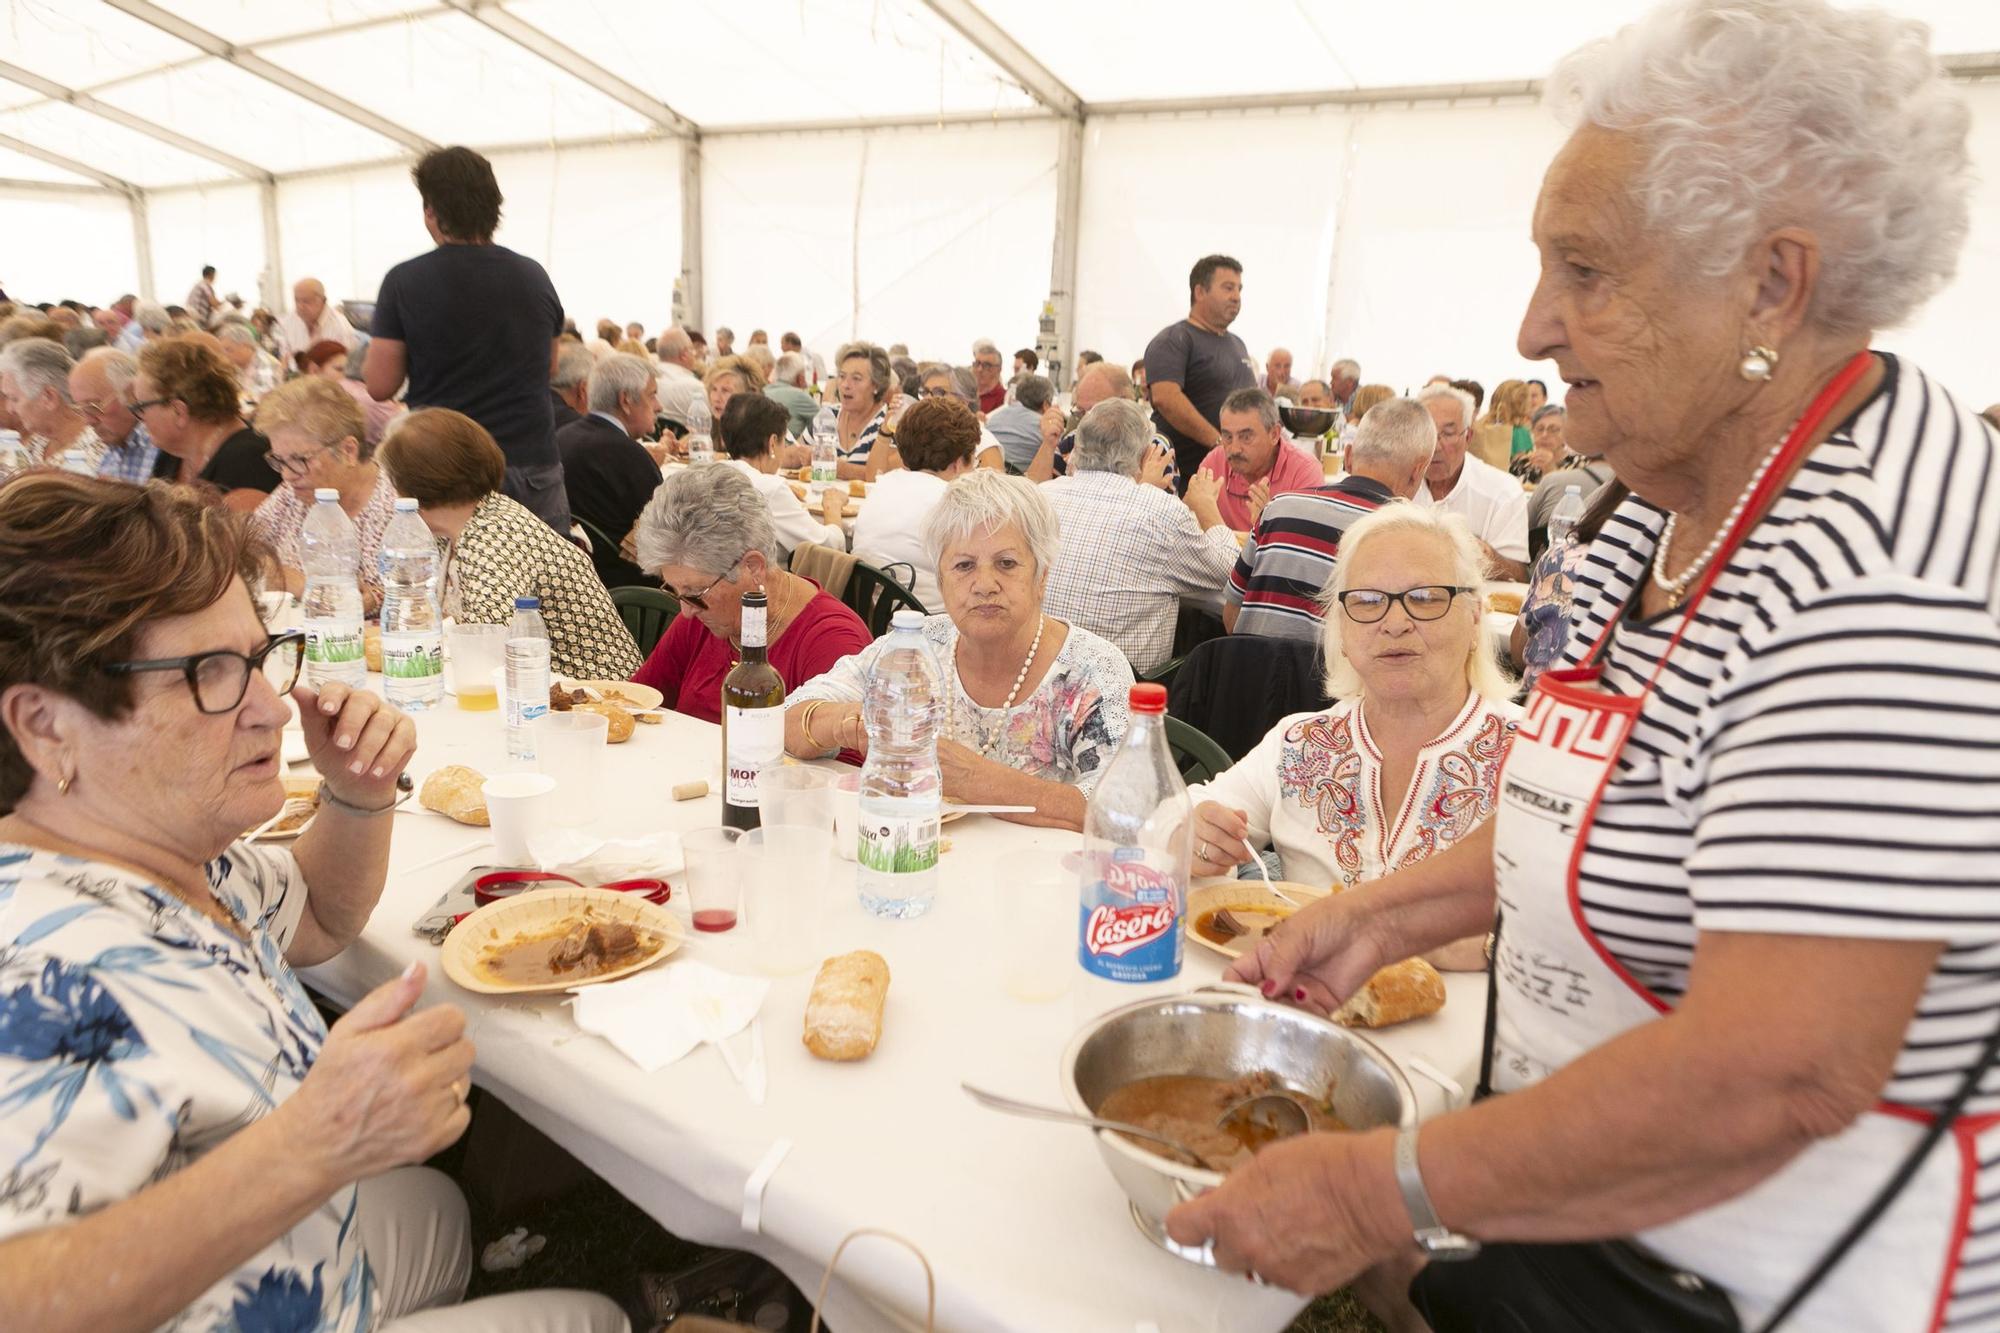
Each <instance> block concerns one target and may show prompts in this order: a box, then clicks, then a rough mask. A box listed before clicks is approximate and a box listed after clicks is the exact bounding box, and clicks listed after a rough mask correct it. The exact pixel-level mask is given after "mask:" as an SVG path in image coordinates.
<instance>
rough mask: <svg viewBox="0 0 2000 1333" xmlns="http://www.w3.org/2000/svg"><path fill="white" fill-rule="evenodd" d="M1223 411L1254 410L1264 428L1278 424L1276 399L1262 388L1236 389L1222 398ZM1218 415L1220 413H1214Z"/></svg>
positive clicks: (1268, 428) (1267, 428)
mask: <svg viewBox="0 0 2000 1333" xmlns="http://www.w3.org/2000/svg"><path fill="white" fill-rule="evenodd" d="M1222 411H1223V412H1254V413H1256V414H1257V420H1258V421H1260V422H1262V423H1263V426H1264V429H1265V430H1270V429H1271V428H1272V427H1273V426H1275V425H1277V424H1278V400H1277V399H1275V398H1273V397H1272V396H1271V395H1270V394H1268V393H1265V392H1264V391H1263V390H1262V389H1238V390H1237V391H1236V392H1235V393H1232V394H1230V395H1229V396H1228V397H1227V398H1225V399H1223V400H1222ZM1216 415H1217V416H1218V417H1219V416H1220V415H1221V413H1217V414H1216Z"/></svg>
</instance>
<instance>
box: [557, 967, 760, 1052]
mask: <svg viewBox="0 0 2000 1333" xmlns="http://www.w3.org/2000/svg"><path fill="white" fill-rule="evenodd" d="M770 989H771V983H770V981H769V980H767V979H765V978H763V977H739V976H737V975H735V974H734V973H731V972H723V971H721V970H719V969H717V968H713V967H710V966H709V965H708V964H706V963H698V962H696V961H694V960H693V959H691V958H677V959H674V960H673V961H672V962H671V963H670V964H669V965H667V966H665V967H657V968H652V969H649V970H648V971H645V972H641V973H639V974H637V975H636V976H630V977H626V978H625V979H624V980H622V981H607V982H605V983H604V984H602V985H599V986H581V987H578V988H577V989H576V990H574V991H572V992H570V993H571V994H572V995H574V996H575V997H576V998H575V999H573V1000H571V1001H570V1011H571V1012H572V1013H573V1014H574V1015H575V1016H576V1025H577V1026H578V1027H579V1028H582V1029H583V1030H584V1031H585V1032H592V1033H595V1034H597V1035H598V1036H600V1037H603V1038H604V1039H605V1040H606V1041H609V1042H610V1043H611V1044H612V1045H613V1046H616V1047H617V1048H618V1049H619V1050H620V1051H621V1052H623V1053H624V1055H625V1057H626V1058H627V1059H629V1060H630V1061H631V1062H632V1063H633V1064H635V1065H637V1066H639V1068H641V1069H643V1070H645V1071H646V1072H647V1073H649V1074H650V1073H652V1072H653V1071H654V1070H656V1069H664V1068H666V1067H667V1066H668V1065H670V1064H672V1063H673V1062H674V1061H676V1060H678V1059H680V1058H681V1057H682V1056H684V1055H686V1054H687V1053H688V1052H689V1051H692V1050H693V1049H694V1048H695V1047H697V1046H699V1045H701V1043H702V1042H704V1041H715V1042H720V1041H722V1040H724V1039H726V1038H728V1037H731V1036H734V1035H735V1034H736V1033H738V1032H741V1031H742V1030H743V1029H744V1028H746V1027H748V1026H749V1025H750V1020H751V1019H753V1018H755V1017H756V1016H757V1011H758V1009H760V1008H762V1007H763V1004H764V996H765V995H767V994H768V993H769V992H770Z"/></svg>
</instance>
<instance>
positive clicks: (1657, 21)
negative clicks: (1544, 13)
mask: <svg viewBox="0 0 2000 1333" xmlns="http://www.w3.org/2000/svg"><path fill="white" fill-rule="evenodd" d="M1547 99H1548V101H1549V103H1550V105H1551V106H1553V107H1554V108H1556V109H1557V111H1558V112H1559V113H1561V114H1563V115H1564V116H1565V117H1566V118H1568V119H1571V120H1582V121H1584V122H1587V123H1589V124H1592V125H1596V126H1599V127H1601V128H1603V129H1607V130H1614V131H1620V132H1625V133H1629V134H1631V135H1632V136H1633V137H1634V139H1636V140H1637V142H1638V143H1639V145H1640V146H1641V148H1642V149H1643V150H1644V152H1645V154H1646V161H1645V164H1644V166H1642V167H1641V169H1640V171H1639V175H1638V179H1637V181H1636V182H1634V186H1635V192H1636V196H1637V198H1639V199H1640V200H1641V201H1642V202H1643V203H1644V206H1645V212H1646V217H1647V220H1648V222H1649V224H1650V225H1651V227H1652V228H1653V229H1655V230H1657V231H1659V232H1661V233H1663V234H1665V235H1666V236H1668V237H1670V238H1671V239H1672V240H1673V241H1674V242H1675V243H1676V244H1677V247H1678V248H1679V249H1681V250H1682V251H1684V252H1685V253H1686V254H1687V255H1688V256H1690V257H1691V259H1692V260H1693V261H1694V262H1695V263H1697V264H1698V265H1699V270H1700V271H1701V272H1703V273H1704V274H1705V275H1706V276H1707V277H1709V278H1711V279H1714V278H1721V277H1724V276H1725V275H1727V274H1729V273H1730V272H1732V271H1733V270H1735V269H1736V268H1737V267H1738V266H1739V265H1740V264H1741V263H1742V262H1743V259H1744V256H1745V254H1746V253H1747V252H1748V250H1749V247H1750V246H1751V245H1753V244H1755V243H1756V241H1757V238H1758V237H1760V236H1763V235H1765V234H1766V233H1768V232H1769V231H1770V230H1771V229H1773V228H1775V227H1780V226H1785V225H1796V226H1802V227H1805V228H1807V229H1809V230H1810V231H1812V232H1813V233H1814V235H1815V236H1816V237H1817V238H1818V240H1819V243H1820V256H1821V258H1820V276H1819V283H1818V285H1817V287H1816V288H1815V290H1814V292H1813V295H1812V307H1811V313H1810V316H1809V317H1810V318H1811V319H1812V320H1813V322H1814V323H1816V324H1818V325H1820V326H1821V327H1823V328H1827V329H1832V330H1837V331H1843V332H1858V331H1864V330H1871V329H1882V328H1889V327H1892V326H1894V325H1897V324H1900V323H1902V322H1904V321H1905V320H1906V319H1908V318H1909V317H1910V315H1911V314H1913V313H1914V312H1915V311H1916V309H1917V307H1919V306H1921V305H1922V304H1923V303H1924V302H1925V301H1926V300H1928V299H1929V298H1930V297H1931V296H1932V295H1934V294H1935V293H1936V292H1937V291H1938V289H1939V288H1941V287H1942V286H1944V284H1945V283H1946V282H1948V281H1949V280H1950V279H1951V277H1952V276H1953V274H1954V273H1956V271H1957V268H1958V256H1959V252H1960V250H1961V249H1962V248H1963V247H1964V244H1965V237H1966V233H1967V231H1968V230H1969V228H1970V215H1969V197H1968V196H1969V191H1970V185H1971V176H1970V156H1969V154H1968V151H1967V148H1966V134H1967V130H1968V129H1969V127H1970V125H1971V115H1970V113H1969V112H1968V111H1967V110H1966V107H1965V103H1964V102H1963V101H1962V100H1961V99H1960V98H1959V97H1958V96H1957V95H1956V94H1954V93H1953V92H1952V91H1951V90H1950V89H1949V88H1948V87H1947V86H1946V84H1945V82H1944V79H1943V77H1942V71H1941V70H1940V68H1939V66H1938V63H1937V60H1936V59H1935V58H1934V57H1933V56H1932V54H1931V51H1930V29H1929V28H1928V27H1926V26H1925V25H1924V24H1922V23H1919V22H1917V21H1916V20H1914V19H1907V18H1898V17H1895V16H1893V15H1890V14H1887V13H1884V12H1883V11H1881V10H1879V9H1844V8H1837V7H1835V6H1834V5H1832V4H1829V3H1827V2H1826V0H1758V2H1757V3H1755V4H1745V3H1741V2H1740V0H1676V2H1675V3H1671V4H1665V5H1661V6H1660V7H1659V8H1657V9H1654V10H1653V11H1652V12H1651V13H1649V14H1647V15H1646V16H1645V17H1644V18H1642V19H1640V20H1639V21H1638V22H1636V23H1632V24H1630V25H1628V26H1627V27H1625V28H1623V29H1621V30H1620V31H1619V32H1618V34H1617V35H1616V36H1614V37H1611V38H1608V39H1605V40H1602V41H1598V42H1593V43H1591V44H1590V45H1588V46H1585V47H1583V48H1581V49H1580V50H1578V51H1576V52H1574V53H1573V54H1571V55H1570V56H1568V57H1567V58H1565V59H1564V60H1563V61H1562V63H1561V64H1559V65H1558V66H1557V67H1556V70H1555V72H1554V74H1553V75H1551V76H1550V78H1549V81H1548V91H1547Z"/></svg>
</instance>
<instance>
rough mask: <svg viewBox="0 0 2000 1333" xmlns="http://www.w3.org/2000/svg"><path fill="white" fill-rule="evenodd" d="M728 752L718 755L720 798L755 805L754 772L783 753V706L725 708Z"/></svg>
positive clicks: (742, 804)
mask: <svg viewBox="0 0 2000 1333" xmlns="http://www.w3.org/2000/svg"><path fill="white" fill-rule="evenodd" d="M723 712H724V713H725V714H727V721H726V722H725V723H724V726H725V727H726V728H727V732H726V734H727V735H728V737H729V752H728V753H727V754H725V755H723V757H722V766H723V768H724V770H725V772H724V774H723V790H722V799H723V800H725V801H727V802H729V803H730V804H731V805H736V806H743V807H745V808H747V809H751V810H754V809H756V808H757V775H758V774H759V773H761V772H763V771H764V770H765V769H766V768H767V767H770V766H772V765H774V764H777V763H779V762H781V761H782V760H783V759H784V756H785V710H784V709H783V708H735V707H730V708H725V709H723Z"/></svg>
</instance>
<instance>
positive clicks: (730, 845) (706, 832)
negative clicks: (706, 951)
mask: <svg viewBox="0 0 2000 1333" xmlns="http://www.w3.org/2000/svg"><path fill="white" fill-rule="evenodd" d="M742 836H743V835H742V833H741V832H740V831H739V830H737V829H733V828H698V829H695V830H693V831H692V832H688V833H683V834H681V855H682V856H683V857H684V858H685V859H686V862H687V878H686V888H687V901H688V911H689V914H690V920H691V921H692V923H693V925H694V928H695V929H696V930H699V931H703V932H705V933H708V934H711V935H719V934H722V933H724V932H725V931H731V930H734V929H736V921H737V915H738V913H739V912H740V911H741V909H742V906H743V877H742V870H743V868H742V866H740V865H739V864H738V863H737V860H736V844H737V842H738V840H739V839H741V838H742Z"/></svg>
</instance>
